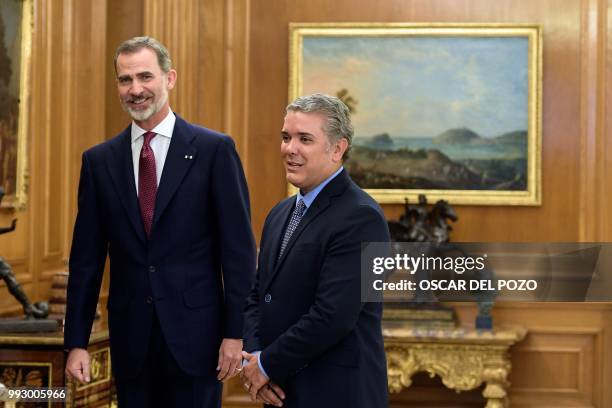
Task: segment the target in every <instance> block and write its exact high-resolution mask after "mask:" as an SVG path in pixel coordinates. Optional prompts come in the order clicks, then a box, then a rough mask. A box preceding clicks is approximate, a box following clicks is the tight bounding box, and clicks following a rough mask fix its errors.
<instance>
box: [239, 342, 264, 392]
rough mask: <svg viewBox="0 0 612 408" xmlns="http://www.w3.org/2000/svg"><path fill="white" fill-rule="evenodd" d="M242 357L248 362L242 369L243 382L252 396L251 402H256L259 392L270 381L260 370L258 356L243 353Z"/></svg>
mask: <svg viewBox="0 0 612 408" xmlns="http://www.w3.org/2000/svg"><path fill="white" fill-rule="evenodd" d="M242 356H243V357H244V359H245V360H247V364H246V365H244V366H243V367H242V373H241V377H242V381H243V382H244V387H245V388H246V390H247V391H248V392H249V394H251V401H253V402H255V401H257V393H258V392H259V390H260V389H261V388H262V387H263V386H264V385H266V384H267V383H268V381H270V380H269V379H268V378H266V376H265V375H264V374H263V373H262V372H261V370H260V369H259V364H258V363H257V354H249V353H247V352H246V351H243V352H242Z"/></svg>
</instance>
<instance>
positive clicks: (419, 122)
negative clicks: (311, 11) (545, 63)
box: [288, 23, 542, 206]
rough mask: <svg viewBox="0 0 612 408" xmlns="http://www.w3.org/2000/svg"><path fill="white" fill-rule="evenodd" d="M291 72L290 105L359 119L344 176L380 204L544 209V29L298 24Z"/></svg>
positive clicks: (293, 34) (291, 32) (291, 41)
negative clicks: (324, 100) (337, 107)
mask: <svg viewBox="0 0 612 408" xmlns="http://www.w3.org/2000/svg"><path fill="white" fill-rule="evenodd" d="M289 72H290V73H289V100H290V101H291V100H293V99H295V98H296V97H297V96H299V95H303V94H310V93H314V92H323V93H327V94H332V95H336V96H339V97H340V98H341V99H343V100H344V101H345V102H346V103H347V105H348V106H349V109H351V110H352V111H356V112H353V124H354V126H355V136H354V140H353V146H354V148H353V152H352V155H353V157H352V158H349V160H348V161H347V163H345V167H347V168H348V170H349V173H351V176H352V177H353V179H354V180H355V181H356V182H357V183H358V184H359V185H360V186H361V187H362V188H364V189H365V190H366V191H367V192H368V193H369V194H370V195H372V196H373V197H374V198H375V199H376V200H377V201H378V202H379V203H381V204H387V203H404V200H405V199H406V198H407V199H408V200H409V201H411V202H416V201H417V197H418V195H419V194H426V195H427V198H428V199H429V201H430V202H434V201H436V200H439V199H444V200H448V201H449V202H451V203H452V204H470V205H532V206H535V205H541V200H542V199H541V99H542V30H541V27H540V26H539V25H531V24H465V23H461V24H448V23H418V24H415V23H291V24H290V26H289ZM427 81H429V82H427ZM394 118H398V119H397V120H395V119H394ZM400 119H404V121H403V122H402V121H401V120H400ZM378 121H380V122H378ZM462 123H463V126H461V124H462ZM472 127H473V128H474V130H472V129H471V128H472ZM387 128H392V129H394V131H387V130H386V129H387ZM368 129H370V130H369V131H368ZM496 132H497V133H496ZM401 133H405V134H401ZM406 134H407V135H406ZM421 136H422V137H421ZM413 145H414V146H416V147H411V146H413ZM411 166H412V167H411ZM444 172H446V173H444ZM411 186H412V187H411ZM295 192H296V189H295V188H294V187H293V186H291V185H289V187H288V193H289V194H290V195H292V194H295Z"/></svg>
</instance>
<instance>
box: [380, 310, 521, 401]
mask: <svg viewBox="0 0 612 408" xmlns="http://www.w3.org/2000/svg"><path fill="white" fill-rule="evenodd" d="M383 335H384V338H385V352H386V354H387V371H388V376H389V391H390V392H392V393H397V392H400V391H401V390H402V389H403V388H408V387H410V385H411V384H412V380H411V378H412V376H413V374H415V373H417V372H419V371H425V372H428V373H429V375H430V376H431V377H433V376H434V375H438V376H439V377H440V378H441V379H442V383H443V384H444V385H445V386H446V387H448V388H450V389H453V390H455V391H457V392H460V391H468V390H473V389H475V388H477V387H479V386H480V385H481V384H482V383H486V386H485V389H484V391H483V392H482V395H483V396H484V397H485V398H486V399H487V405H486V408H503V407H507V406H508V397H507V388H508V387H509V385H510V383H509V382H508V380H507V377H508V374H509V373H510V367H511V364H510V353H509V349H510V346H512V345H513V344H515V343H518V342H519V341H521V340H522V339H523V338H524V337H525V335H526V330H525V329H524V328H522V327H515V326H512V327H500V328H497V329H494V330H492V331H482V330H475V329H471V328H465V327H457V328H453V329H427V328H414V327H407V325H406V324H403V323H401V322H384V323H383Z"/></svg>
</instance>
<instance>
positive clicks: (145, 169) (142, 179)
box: [138, 132, 157, 237]
mask: <svg viewBox="0 0 612 408" xmlns="http://www.w3.org/2000/svg"><path fill="white" fill-rule="evenodd" d="M154 137H155V133H153V132H147V133H145V134H144V142H143V144H142V150H141V151H140V162H139V164H138V202H139V203H140V216H141V217H142V223H143V224H144V227H145V231H146V232H147V237H150V236H151V224H152V223H153V214H154V212H155V196H156V195H157V172H156V170H155V154H153V149H151V145H150V143H151V139H153V138H154Z"/></svg>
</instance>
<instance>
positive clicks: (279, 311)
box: [245, 171, 389, 408]
mask: <svg viewBox="0 0 612 408" xmlns="http://www.w3.org/2000/svg"><path fill="white" fill-rule="evenodd" d="M294 205H295V197H291V198H289V199H287V200H284V201H282V202H281V203H279V204H278V205H277V206H276V207H274V208H273V209H272V211H270V214H269V215H268V217H267V219H266V222H265V225H264V229H263V235H262V239H261V245H260V253H259V261H258V271H257V277H256V279H255V284H254V286H253V289H252V290H251V294H250V295H249V299H248V302H247V307H246V319H245V349H246V350H248V351H255V350H262V353H261V363H262V365H263V367H264V369H265V370H266V372H267V374H268V375H269V376H270V378H271V380H272V381H273V382H276V383H278V384H279V385H280V386H281V387H283V389H284V391H285V392H286V394H287V398H286V401H285V404H284V406H285V407H288V408H296V407H297V408H302V407H303V408H312V407H317V408H324V407H330V408H331V407H352V408H353V407H358V408H359V407H363V408H381V407H386V406H387V405H388V401H387V367H386V360H385V353H384V347H383V338H382V329H381V315H382V304H381V303H362V302H361V299H360V295H361V289H360V283H361V279H360V271H361V269H360V251H361V245H362V243H363V242H388V241H389V231H388V227H387V222H386V221H385V218H384V216H383V214H382V210H381V209H380V207H379V206H378V204H377V203H376V202H375V201H374V200H373V199H372V198H371V197H370V196H369V195H367V194H366V193H365V192H363V191H362V190H361V189H360V188H359V187H358V186H357V185H355V184H354V183H353V182H352V181H351V180H350V178H349V177H348V175H347V174H346V172H345V171H342V172H341V173H340V174H339V175H338V176H336V177H335V178H334V179H333V180H332V181H331V182H330V183H329V184H328V185H327V186H325V188H324V189H323V190H322V191H321V192H320V193H319V195H318V196H317V198H316V199H315V200H314V201H313V203H312V205H311V207H310V208H309V209H308V211H307V212H306V214H305V215H304V218H303V219H302V220H301V222H300V224H299V225H298V227H297V229H296V231H295V232H294V233H293V235H292V237H291V240H290V241H289V243H288V245H287V248H286V250H285V252H284V253H283V256H282V257H281V258H280V259H279V260H278V261H277V256H278V253H279V248H280V244H281V240H282V237H283V235H284V230H285V226H286V224H287V220H288V218H289V216H290V214H291V212H292V210H293V208H294Z"/></svg>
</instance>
